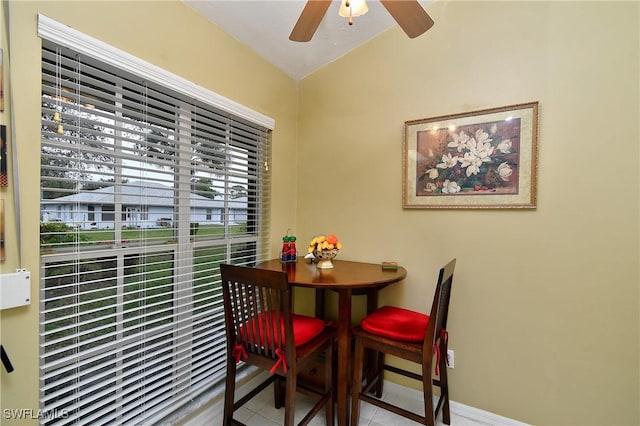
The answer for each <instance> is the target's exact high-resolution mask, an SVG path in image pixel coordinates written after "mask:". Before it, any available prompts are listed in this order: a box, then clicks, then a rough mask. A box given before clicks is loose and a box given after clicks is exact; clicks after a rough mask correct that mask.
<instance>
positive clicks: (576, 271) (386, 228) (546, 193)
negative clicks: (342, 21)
mask: <svg viewBox="0 0 640 426" xmlns="http://www.w3.org/2000/svg"><path fill="white" fill-rule="evenodd" d="M428 11H429V12H430V13H431V14H432V16H433V18H434V20H435V22H436V24H435V26H434V27H433V29H431V30H429V32H428V33H426V34H425V35H423V36H421V37H419V38H417V39H414V40H409V39H407V38H406V36H405V35H404V33H402V31H401V30H399V29H398V28H393V29H391V30H389V31H388V32H386V33H384V34H383V35H381V36H379V37H377V38H376V39H374V40H373V41H371V42H370V43H368V44H366V45H365V46H362V47H361V48H359V49H358V50H357V51H355V52H352V53H350V54H349V55H347V56H346V57H344V58H342V59H341V60H339V61H336V62H334V63H333V64H330V65H329V66H327V67H325V68H323V69H322V70H320V71H319V72H316V73H314V74H313V75H312V76H310V77H308V78H306V79H304V80H303V81H302V84H301V86H300V118H299V143H298V145H299V146H298V150H299V157H298V162H299V171H298V179H299V191H298V228H299V232H298V233H299V235H301V236H312V235H313V234H315V233H318V232H335V233H337V235H338V236H339V237H340V238H341V240H342V241H343V243H344V249H343V250H342V252H341V253H340V255H339V257H340V258H342V259H357V260H367V261H372V262H380V261H383V260H395V261H398V262H399V263H400V264H402V265H404V266H405V267H406V268H407V270H408V277H407V279H406V281H405V282H404V283H402V284H400V285H395V286H393V287H389V288H387V289H385V290H384V291H383V295H382V299H383V301H382V302H383V303H398V304H400V305H402V306H405V307H408V308H412V309H420V310H423V311H427V310H428V308H429V304H430V300H431V297H432V293H433V288H434V284H435V279H436V274H437V269H438V268H439V267H440V266H441V265H443V264H444V263H445V262H446V261H447V260H448V259H449V258H452V257H456V258H457V259H458V264H457V277H456V279H455V283H454V288H453V293H452V306H451V311H450V323H449V328H450V347H451V348H452V349H454V351H455V369H454V370H451V371H450V373H451V374H450V380H451V397H452V398H453V399H454V400H455V401H458V402H461V403H464V404H467V405H471V406H474V407H478V408H482V409H485V410H488V411H492V412H495V413H498V414H501V415H504V416H507V417H511V418H515V419H518V420H521V421H525V422H529V423H533V424H540V425H542V424H546V425H560V424H574V425H587V424H593V425H614V424H616V425H621V424H627V425H632V424H633V425H637V424H639V423H640V416H639V404H640V395H639V393H638V390H639V380H638V369H639V365H640V360H639V358H638V336H639V334H640V333H639V328H638V324H639V317H638V309H639V293H638V286H639V276H638V260H639V251H638V236H639V232H638V231H639V229H638V218H639V212H638V201H639V198H638V193H639V177H638V165H639V163H638V158H639V151H638V145H639V133H638V132H639V130H638V129H639V116H640V111H639V95H638V93H639V86H638V76H639V69H638V64H639V52H640V49H639V33H638V28H639V22H638V17H639V3H638V2H626V3H613V2H548V3H547V2H495V3H492V2H486V1H481V2H478V1H475V2H459V1H456V2H436V3H434V4H432V5H430V6H429V8H428ZM356 24H357V23H356ZM529 101H539V102H540V134H539V143H540V150H539V158H540V163H539V170H538V183H539V191H538V208H537V209H536V210H526V211H517V210H504V211H499V210H493V211H488V210H444V211H437V210H403V209H402V204H401V174H402V172H401V169H402V161H401V149H402V130H403V123H404V121H406V120H413V119H419V118H427V117H435V116H439V115H445V114H452V113H458V112H465V111H473V110H479V109H483V108H491V107H498V106H504V105H512V104H517V103H523V102H529Z"/></svg>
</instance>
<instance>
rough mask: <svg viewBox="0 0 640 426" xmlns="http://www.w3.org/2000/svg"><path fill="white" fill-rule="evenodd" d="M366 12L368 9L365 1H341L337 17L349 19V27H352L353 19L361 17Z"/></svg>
mask: <svg viewBox="0 0 640 426" xmlns="http://www.w3.org/2000/svg"><path fill="white" fill-rule="evenodd" d="M368 11H369V7H368V6H367V2H366V1H365V0H342V1H341V2H340V10H338V15H340V16H342V17H343V18H349V25H352V24H353V18H354V17H357V16H362V15H364V14H365V13H367V12H368Z"/></svg>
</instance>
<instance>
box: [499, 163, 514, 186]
mask: <svg viewBox="0 0 640 426" xmlns="http://www.w3.org/2000/svg"><path fill="white" fill-rule="evenodd" d="M512 174H513V169H512V168H511V166H509V163H507V162H506V161H505V162H504V163H502V164H500V165H499V166H498V175H499V176H500V179H502V180H503V181H505V182H507V181H508V180H509V178H511V175H512Z"/></svg>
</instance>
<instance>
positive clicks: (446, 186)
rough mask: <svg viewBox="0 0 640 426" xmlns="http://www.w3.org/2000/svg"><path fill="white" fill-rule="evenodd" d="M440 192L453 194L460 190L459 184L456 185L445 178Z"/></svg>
mask: <svg viewBox="0 0 640 426" xmlns="http://www.w3.org/2000/svg"><path fill="white" fill-rule="evenodd" d="M442 192H443V193H444V194H455V193H456V192H460V185H458V183H457V182H454V181H452V180H449V179H447V180H445V181H444V183H443V184H442Z"/></svg>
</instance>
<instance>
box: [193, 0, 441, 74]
mask: <svg viewBox="0 0 640 426" xmlns="http://www.w3.org/2000/svg"><path fill="white" fill-rule="evenodd" d="M183 1H184V3H186V4H187V5H189V6H190V7H192V8H193V9H194V10H195V11H196V12H198V13H200V14H202V15H203V16H204V17H206V18H207V19H209V20H210V21H212V22H213V23H215V24H216V25H218V26H219V27H221V28H222V29H223V30H225V31H226V32H227V33H229V34H231V35H232V36H233V37H235V38H236V39H237V40H238V41H239V42H241V43H243V44H245V45H247V46H249V47H250V48H251V49H253V50H254V51H255V52H256V53H258V54H259V55H261V56H262V57H264V58H265V59H266V60H267V61H269V62H270V63H272V64H274V65H275V66H277V67H278V68H280V69H281V70H283V71H284V72H285V73H287V74H288V75H290V76H291V77H293V78H294V79H296V80H299V79H301V78H304V77H306V76H307V75H309V74H311V73H313V72H314V71H316V70H317V69H319V68H321V67H323V66H324V65H326V64H328V63H330V62H332V61H334V60H336V59H338V58H340V57H341V56H344V55H345V54H347V53H348V52H349V51H351V50H352V49H355V48H356V47H358V46H360V45H361V44H363V43H365V42H367V41H368V40H370V39H372V38H374V37H376V36H377V35H379V34H380V33H382V32H384V31H386V30H387V29H389V28H391V27H393V26H394V25H397V24H396V22H395V21H394V19H393V18H392V17H391V15H389V13H388V12H387V10H386V9H385V8H384V7H383V5H382V4H381V3H380V2H379V1H377V0H368V1H367V4H368V6H369V12H368V13H366V14H365V15H363V16H360V17H357V18H355V19H354V23H353V25H348V23H347V19H346V18H342V17H340V16H338V8H339V6H340V2H339V1H336V0H334V1H333V2H332V4H331V5H330V6H329V9H328V10H327V13H326V14H325V16H324V19H323V20H322V22H321V23H320V26H319V27H318V30H317V31H316V33H315V35H314V37H313V38H312V40H311V41H309V42H304V43H301V42H295V41H290V40H289V34H290V33H291V30H292V29H293V27H294V25H295V24H296V21H297V19H298V17H299V16H300V13H301V12H302V9H303V8H304V6H305V4H306V1H305V0H183ZM431 2H432V0H421V1H420V4H421V5H422V6H423V7H424V8H425V9H426V8H427V6H428V5H429V4H430V3H431ZM436 25H437V23H436ZM427 34H428V32H427V33H425V34H423V35H422V36H421V37H426V36H428V35H427Z"/></svg>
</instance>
